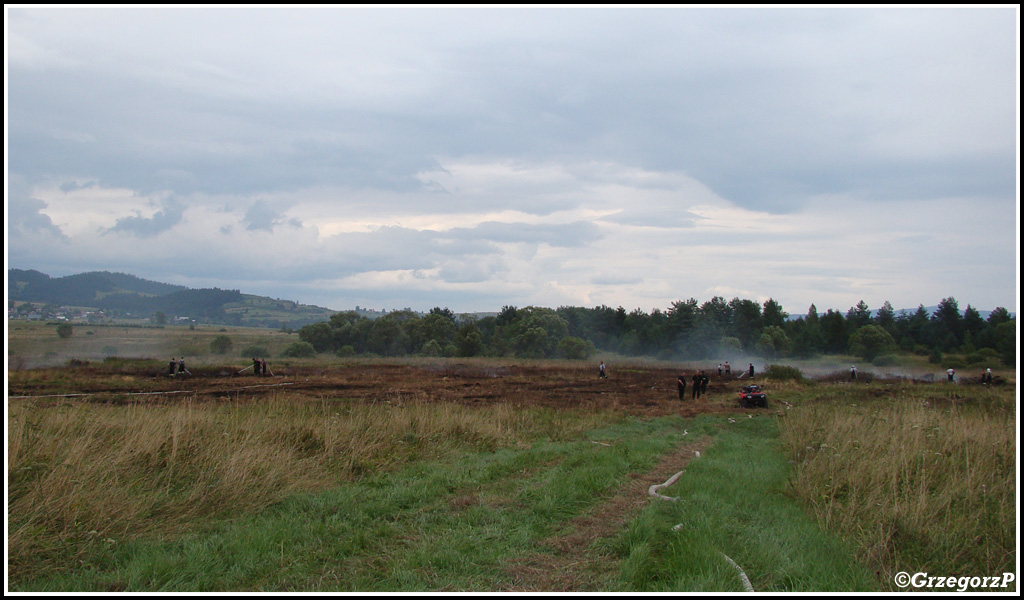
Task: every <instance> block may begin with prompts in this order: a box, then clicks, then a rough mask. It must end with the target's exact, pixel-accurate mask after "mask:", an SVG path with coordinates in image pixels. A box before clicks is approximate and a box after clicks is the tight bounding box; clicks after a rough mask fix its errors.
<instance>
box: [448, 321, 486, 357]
mask: <svg viewBox="0 0 1024 600" xmlns="http://www.w3.org/2000/svg"><path fill="white" fill-rule="evenodd" d="M483 348H484V336H483V334H482V333H481V332H480V328H479V327H477V326H476V323H467V324H465V325H463V326H462V327H460V328H459V330H458V331H456V332H455V349H456V350H455V352H456V354H457V355H458V356H477V355H478V354H480V352H481V351H482V350H483Z"/></svg>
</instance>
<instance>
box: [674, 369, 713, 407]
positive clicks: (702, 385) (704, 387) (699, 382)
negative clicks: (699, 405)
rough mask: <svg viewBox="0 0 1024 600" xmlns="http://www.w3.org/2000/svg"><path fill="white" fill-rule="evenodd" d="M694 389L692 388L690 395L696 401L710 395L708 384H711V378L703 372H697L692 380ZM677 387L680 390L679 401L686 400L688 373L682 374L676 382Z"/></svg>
mask: <svg viewBox="0 0 1024 600" xmlns="http://www.w3.org/2000/svg"><path fill="white" fill-rule="evenodd" d="M691 381H692V383H693V387H692V388H691V390H692V391H691V392H690V395H691V397H692V398H693V399H694V400H696V399H697V398H700V397H701V395H703V394H707V393H708V383H710V382H711V378H710V377H708V376H707V373H705V372H704V371H703V370H700V371H697V372H696V373H694V374H693V377H692V378H691ZM676 387H677V388H678V389H679V399H680V400H685V399H686V373H680V374H679V378H678V379H677V380H676Z"/></svg>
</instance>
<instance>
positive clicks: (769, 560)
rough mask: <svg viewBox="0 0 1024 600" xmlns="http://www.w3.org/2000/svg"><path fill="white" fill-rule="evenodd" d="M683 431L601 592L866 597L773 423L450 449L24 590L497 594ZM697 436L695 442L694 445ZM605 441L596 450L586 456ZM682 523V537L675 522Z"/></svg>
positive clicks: (662, 424) (631, 430)
mask: <svg viewBox="0 0 1024 600" xmlns="http://www.w3.org/2000/svg"><path fill="white" fill-rule="evenodd" d="M682 425H685V426H686V427H687V428H688V429H689V434H690V435H691V436H694V435H697V436H702V435H710V436H712V438H713V440H714V444H713V446H712V447H711V448H710V449H708V450H706V452H705V453H704V456H703V457H702V458H700V459H697V460H693V461H691V462H690V465H689V467H688V468H687V470H686V473H685V475H684V476H683V477H682V478H681V480H680V481H679V482H677V483H676V484H674V485H673V486H671V487H669V488H666V490H665V491H664V492H663V493H666V494H667V495H679V496H680V497H682V498H683V501H680V502H675V503H673V502H665V501H660V500H656V499H650V501H649V504H648V507H647V508H646V509H645V510H644V511H643V512H641V513H640V514H639V515H635V518H634V519H633V520H632V521H631V522H630V523H629V524H628V526H627V528H626V530H625V532H624V533H623V534H621V535H619V536H613V537H611V538H604V539H597V540H593V543H592V544H591V545H590V546H591V547H590V548H587V549H586V553H587V554H586V556H589V560H591V561H599V562H603V563H607V564H609V565H611V566H612V568H605V569H596V570H594V573H593V574H592V575H591V577H590V579H588V580H587V585H588V586H590V587H591V589H593V590H598V591H633V592H644V591H697V590H701V591H739V590H742V588H741V587H738V586H739V579H738V577H737V574H736V572H735V571H734V570H733V569H732V567H730V566H729V565H728V564H727V563H725V561H724V559H722V557H721V555H720V553H722V552H724V553H726V554H728V555H729V556H731V557H732V558H733V559H734V560H736V561H737V562H738V563H739V564H741V565H742V566H743V567H744V569H746V570H747V573H748V575H749V576H750V578H751V581H752V582H753V584H754V586H755V589H757V590H758V591H783V590H866V589H873V588H874V586H875V585H876V584H875V582H873V581H872V579H871V578H870V577H869V576H868V575H867V574H866V572H865V571H864V570H863V569H861V568H860V567H858V566H857V564H856V563H855V561H854V560H853V559H852V553H851V552H850V551H849V550H848V549H847V548H846V547H845V546H842V545H841V544H838V543H837V542H836V541H835V540H834V539H833V538H830V537H829V536H828V535H826V534H824V533H822V532H821V531H820V530H819V529H818V528H817V526H816V525H814V524H813V523H812V522H811V521H810V519H809V518H808V517H807V516H806V515H805V514H804V513H803V512H801V511H800V509H799V508H798V507H797V505H796V504H795V503H794V502H793V501H792V500H791V499H790V498H788V497H787V496H786V495H785V493H784V491H785V483H786V480H787V476H788V474H789V466H788V464H787V462H786V460H785V458H784V456H783V455H782V454H781V453H780V452H779V447H778V444H777V439H776V438H777V430H776V428H775V424H774V421H773V419H771V418H767V417H759V418H757V419H750V420H747V419H740V420H738V422H736V423H730V422H728V420H727V419H725V418H722V417H716V418H710V417H709V418H703V419H699V420H697V421H696V422H688V423H682V422H681V421H680V420H678V419H675V418H665V419H657V420H650V421H641V420H636V419H629V420H624V421H621V422H617V423H614V424H612V425H608V426H606V427H603V428H600V429H598V430H593V431H591V432H590V433H588V434H586V435H583V436H580V435H576V436H571V437H572V438H573V439H563V440H551V439H549V440H545V441H538V442H535V443H533V444H530V445H529V446H528V447H512V448H502V449H498V450H495V451H487V452H454V453H451V454H449V455H447V456H445V457H442V458H439V459H435V460H429V461H418V462H416V463H414V464H409V465H408V466H406V467H403V468H400V469H398V470H396V471H394V472H390V473H381V474H377V475H374V476H370V477H366V478H364V479H362V480H360V481H357V482H351V483H345V484H342V485H339V486H336V487H334V488H333V489H330V490H327V491H324V492H322V493H317V494H300V495H295V496H292V497H290V498H288V499H286V500H284V501H282V502H280V503H277V504H275V505H274V506H272V507H271V508H269V509H268V510H265V511H262V512H260V513H258V514H249V515H238V516H235V517H234V518H232V519H230V520H224V521H213V522H210V523H209V524H207V526H206V527H204V528H203V530H202V531H199V532H194V533H192V534H189V535H185V536H181V537H179V538H176V539H168V540H165V541H161V540H159V539H152V538H151V539H139V540H136V541H130V542H121V541H118V540H116V539H111V540H109V541H104V542H103V543H98V544H96V545H94V547H92V548H91V549H90V551H89V552H88V553H86V554H85V555H84V556H82V557H80V558H79V559H78V562H77V565H76V566H75V567H74V568H73V569H69V570H57V571H56V572H54V573H52V574H51V575H50V576H47V577H43V578H39V579H35V580H33V579H31V578H28V579H25V580H22V581H19V582H17V586H16V587H15V588H13V589H19V590H31V591H71V590H74V591H105V590H119V591H121V590H123V591H207V592H216V591H239V590H260V591H300V590H301V591H364V592H373V591H378V592H383V591H392V592H393V591H410V592H412V591H425V590H432V591H440V590H445V591H496V590H508V589H516V587H517V586H519V585H522V584H523V582H522V581H521V579H520V578H519V576H518V575H517V573H516V570H515V569H510V565H515V564H520V563H521V562H522V561H524V560H527V559H529V558H530V557H536V556H537V555H538V553H539V555H540V556H541V557H542V558H543V557H545V555H548V556H547V558H550V559H552V560H553V559H554V558H555V557H554V556H553V555H552V553H555V554H557V553H556V552H555V551H553V550H550V549H544V548H545V547H544V546H543V544H541V545H539V542H540V541H541V540H544V539H546V538H549V537H550V536H553V535H556V534H559V533H562V532H564V531H565V530H566V528H567V527H568V528H571V520H572V519H573V518H575V517H578V516H580V515H582V514H585V513H587V512H588V511H589V510H592V509H593V508H594V507H595V506H597V505H599V504H600V503H601V502H602V501H603V500H604V499H605V498H607V496H608V495H609V494H611V493H613V492H614V491H615V490H617V489H618V488H619V486H620V485H621V484H622V483H623V481H624V480H627V479H628V478H629V476H630V474H631V473H637V472H644V471H646V470H649V469H650V468H651V467H652V466H653V465H654V464H655V463H656V461H657V460H658V458H659V456H660V455H662V454H664V453H666V452H669V451H670V450H672V449H673V448H675V447H676V446H677V445H678V444H680V443H681V442H682V441H684V439H686V438H684V437H683V434H682ZM689 439H694V438H692V437H691V438H689ZM595 441H600V442H601V443H594V442H595ZM678 523H682V524H683V525H684V528H683V529H682V530H681V531H673V530H672V527H673V526H674V525H676V524H678Z"/></svg>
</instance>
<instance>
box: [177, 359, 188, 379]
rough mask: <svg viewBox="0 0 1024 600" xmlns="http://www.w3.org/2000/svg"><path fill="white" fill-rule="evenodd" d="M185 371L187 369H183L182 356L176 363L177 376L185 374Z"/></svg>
mask: <svg viewBox="0 0 1024 600" xmlns="http://www.w3.org/2000/svg"><path fill="white" fill-rule="evenodd" d="M186 370H187V369H185V357H184V356H182V357H181V360H179V361H178V374H179V375H181V374H184V373H185V372H186Z"/></svg>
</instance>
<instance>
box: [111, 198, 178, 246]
mask: <svg viewBox="0 0 1024 600" xmlns="http://www.w3.org/2000/svg"><path fill="white" fill-rule="evenodd" d="M161 206H162V209H161V210H158V211H157V212H155V213H154V214H153V216H152V217H142V216H138V215H136V216H133V217H122V218H120V219H118V220H117V223H116V224H115V225H114V226H113V227H111V228H109V229H108V230H107V232H110V233H130V234H132V235H135V236H138V237H140V238H148V237H153V236H155V235H159V234H161V233H163V232H165V231H169V230H170V229H172V228H173V227H174V226H175V225H177V224H178V223H181V219H182V214H183V213H184V210H185V207H184V206H182V205H181V203H179V202H178V201H177V200H175V199H174V198H173V197H171V198H166V199H165V200H163V201H162V203H161Z"/></svg>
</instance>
